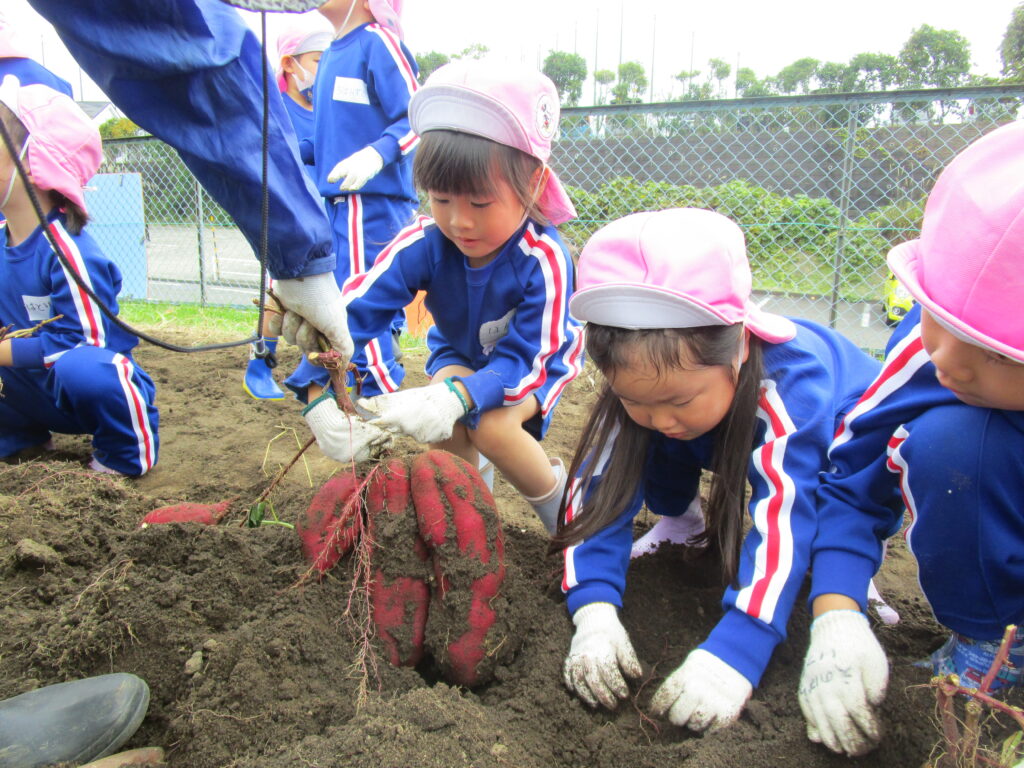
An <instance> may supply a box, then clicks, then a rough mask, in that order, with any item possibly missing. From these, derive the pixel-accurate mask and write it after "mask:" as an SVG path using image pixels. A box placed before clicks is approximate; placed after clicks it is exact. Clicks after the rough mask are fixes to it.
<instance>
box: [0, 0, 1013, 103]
mask: <svg viewBox="0 0 1024 768" xmlns="http://www.w3.org/2000/svg"><path fill="white" fill-rule="evenodd" d="M72 1H73V0H72ZM168 1H170V0H168ZM1018 2H1020V0H974V2H972V3H964V4H961V3H953V2H936V0H858V2H856V3H840V2H836V1H835V0H831V1H830V0H824V2H823V0H814V1H813V2H812V1H810V0H774V1H771V0H769V1H768V2H755V1H754V0H711V1H710V2H684V0H515V2H504V1H502V2H498V1H497V0H405V16H404V23H405V28H406V35H405V39H406V44H407V45H408V46H409V48H410V49H411V50H412V51H413V53H426V52H428V51H438V52H440V53H445V54H452V53H458V52H459V51H461V50H463V49H465V48H467V47H469V46H471V45H474V44H481V45H485V46H487V47H488V48H489V49H490V50H491V52H492V54H493V55H495V56H498V57H500V58H503V59H506V60H509V61H516V62H523V63H527V64H533V65H536V66H538V67H539V66H540V65H541V64H542V63H543V61H544V57H545V56H546V55H547V53H548V52H549V51H550V50H553V49H554V50H562V51H570V52H576V53H579V54H580V55H582V56H583V57H584V58H585V59H586V60H587V69H588V72H593V71H594V70H595V69H611V70H615V69H616V68H617V66H618V64H619V62H620V60H621V61H638V62H640V63H641V64H642V65H643V66H644V68H645V70H646V71H647V74H648V77H650V76H651V75H652V73H653V80H654V96H655V99H657V100H660V99H663V98H666V97H668V96H669V95H671V93H673V92H674V93H675V94H679V93H680V92H681V91H682V85H681V84H680V83H678V82H677V81H674V80H673V79H672V75H674V74H676V73H678V72H680V71H683V70H688V69H690V68H691V61H692V68H693V69H699V70H704V71H705V72H706V71H707V60H708V59H709V58H711V57H715V58H720V59H724V60H725V61H727V62H729V64H730V65H731V66H732V68H733V73H735V70H736V67H737V63H738V64H739V66H740V67H750V68H751V69H753V70H754V72H755V73H756V74H757V75H758V77H765V76H768V75H773V74H775V73H777V72H778V71H779V70H780V69H782V68H783V67H785V66H786V65H787V64H790V63H792V62H793V61H796V60H797V59H800V58H803V57H806V56H810V57H813V58H816V59H819V60H822V61H840V62H846V61H849V59H850V58H851V57H852V56H854V55H855V54H857V53H865V52H866V53H888V54H892V55H896V54H897V53H899V49H900V47H901V46H902V45H903V43H904V42H905V41H906V40H907V38H908V37H909V36H910V33H911V32H912V31H913V29H914V28H915V27H918V26H920V25H921V24H929V25H931V26H933V27H936V28H938V29H952V30H956V31H958V32H960V33H961V34H962V35H963V36H964V37H966V38H967V40H968V42H969V43H970V46H971V60H972V65H973V66H972V70H971V71H972V72H973V73H975V74H979V75H993V76H997V75H999V70H1000V66H1001V65H1000V59H999V45H1000V42H1001V41H1002V37H1003V33H1004V32H1005V31H1006V26H1007V24H1008V23H1009V20H1010V16H1011V13H1012V11H1013V8H1014V6H1016V5H1017V4H1018ZM3 11H4V14H5V15H6V17H7V19H8V21H10V22H11V23H13V24H17V25H18V26H19V27H20V28H24V30H25V32H24V37H23V38H22V39H23V41H24V45H25V47H26V48H28V49H29V51H30V52H32V53H33V55H35V56H36V57H37V58H39V59H40V60H42V61H43V63H44V64H46V66H47V67H49V68H50V69H52V70H54V71H55V72H56V73H57V74H59V75H61V76H62V77H64V78H65V79H67V80H68V81H69V82H70V83H71V84H72V86H73V87H74V89H75V95H76V97H79V98H80V97H81V95H80V92H81V91H84V98H85V99H90V100H96V99H102V98H103V95H102V94H101V93H100V92H99V89H98V88H96V86H95V85H93V84H92V83H91V82H90V81H89V79H88V77H86V76H84V75H80V73H79V69H78V67H77V65H75V63H74V62H73V60H71V57H70V56H68V54H67V51H66V50H65V49H64V48H63V46H62V45H61V44H60V41H59V40H58V38H57V36H56V34H55V33H54V32H53V29H52V27H50V25H49V24H47V23H46V22H45V21H44V20H42V19H41V18H40V17H39V16H38V15H36V14H35V12H34V11H33V10H32V9H31V7H30V6H29V4H28V2H27V0H3ZM245 15H246V16H250V21H251V23H252V24H253V25H254V26H257V27H258V21H257V17H256V15H255V14H251V15H250V14H245ZM286 18H287V16H286V15H278V14H268V22H267V26H268V37H269V41H268V42H269V48H270V50H271V51H273V49H274V40H275V39H276V36H277V32H278V31H279V30H280V28H281V26H282V23H283V21H284V19H286ZM595 58H596V65H595ZM673 88H674V91H671V90H670V89H673ZM592 95H593V92H592V85H591V81H590V80H588V81H587V84H586V85H585V87H584V91H583V99H582V103H584V104H587V103H590V101H591V98H592Z"/></svg>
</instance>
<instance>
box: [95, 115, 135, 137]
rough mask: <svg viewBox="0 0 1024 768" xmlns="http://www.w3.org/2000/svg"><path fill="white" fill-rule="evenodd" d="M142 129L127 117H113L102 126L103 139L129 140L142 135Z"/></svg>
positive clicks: (101, 135)
mask: <svg viewBox="0 0 1024 768" xmlns="http://www.w3.org/2000/svg"><path fill="white" fill-rule="evenodd" d="M142 132H143V131H142V129H141V128H139V126H137V125H136V124H135V123H133V122H132V121H131V120H129V119H128V118H127V117H112V118H110V119H109V120H107V121H106V122H105V123H102V124H101V125H100V138H101V139H127V138H130V137H132V136H139V135H140V134H142Z"/></svg>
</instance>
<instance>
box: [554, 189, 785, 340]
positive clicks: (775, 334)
mask: <svg viewBox="0 0 1024 768" xmlns="http://www.w3.org/2000/svg"><path fill="white" fill-rule="evenodd" d="M750 287H751V276H750V264H749V263H748V261H747V250H746V245H745V242H744V238H743V232H742V231H741V230H740V228H739V227H738V226H737V225H736V224H735V223H734V222H733V221H732V220H731V219H728V218H726V217H725V216H723V215H722V214H720V213H715V212H714V211H706V210H703V209H701V208H669V209H667V210H664V211H643V212H641V213H633V214H630V215H629V216H624V217H623V218H621V219H617V220H615V221H613V222H611V223H610V224H607V225H605V226H604V227H601V229H599V230H597V232H595V233H594V234H593V236H592V237H591V238H590V240H589V241H588V242H587V244H586V246H584V248H583V252H582V253H581V254H580V260H579V276H578V278H577V289H576V293H574V294H573V295H572V297H571V298H570V299H569V312H570V313H571V314H572V315H573V316H574V317H576V318H577V319H579V320H582V321H584V322H588V323H597V324H598V325H608V326H613V327H616V328H632V329H639V328H699V327H703V326H708V325H735V324H736V323H743V324H745V325H746V327H747V328H748V329H750V332H751V333H753V334H754V335H755V336H759V337H760V338H762V339H764V340H765V341H769V342H773V343H777V342H782V341H789V340H790V339H792V338H793V337H794V336H795V335H796V326H795V325H794V324H793V322H792V321H791V320H789V319H788V318H785V317H783V316H782V315H775V314H772V313H770V312H763V311H762V310H760V309H759V308H758V307H756V306H755V305H754V304H753V303H751V301H750Z"/></svg>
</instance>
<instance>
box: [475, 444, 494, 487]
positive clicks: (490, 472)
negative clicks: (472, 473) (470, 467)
mask: <svg viewBox="0 0 1024 768" xmlns="http://www.w3.org/2000/svg"><path fill="white" fill-rule="evenodd" d="M479 456H480V459H479V460H478V461H477V465H476V466H477V471H478V472H479V473H480V477H481V479H483V481H484V485H486V486H487V490H489V491H491V492H492V493H493V492H494V465H493V464H492V463H491V460H490V459H488V458H487V457H486V456H484V455H483V454H482V453H481V454H479Z"/></svg>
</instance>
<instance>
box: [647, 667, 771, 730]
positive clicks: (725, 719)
mask: <svg viewBox="0 0 1024 768" xmlns="http://www.w3.org/2000/svg"><path fill="white" fill-rule="evenodd" d="M753 690H754V687H753V686H752V685H751V684H750V681H749V680H747V678H745V677H744V676H743V675H741V674H740V673H739V672H737V671H736V670H735V669H733V668H732V667H730V666H729V665H728V664H726V663H725V662H724V661H722V660H721V659H720V658H718V657H717V656H715V655H714V654H712V653H708V652H707V651H705V650H703V649H701V648H697V649H696V650H693V651H690V654H689V655H688V656H687V657H686V659H685V660H684V661H683V663H682V664H680V665H679V668H678V669H676V671H675V672H673V673H672V674H671V675H669V676H668V678H666V680H665V682H664V683H662V684H661V688H659V689H658V691H657V693H655V694H654V698H653V699H652V700H651V709H652V710H653V711H654V714H656V715H663V714H665V713H666V712H668V719H669V721H670V722H672V723H673V724H675V725H685V726H686V727H687V728H689V729H690V730H691V731H704V730H711V731H717V730H718V729H719V728H724V727H725V726H727V725H732V724H733V723H734V722H736V720H737V718H739V716H740V713H741V712H742V711H743V707H745V706H746V704H747V700H748V699H749V698H750V694H751V693H752V692H753Z"/></svg>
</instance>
